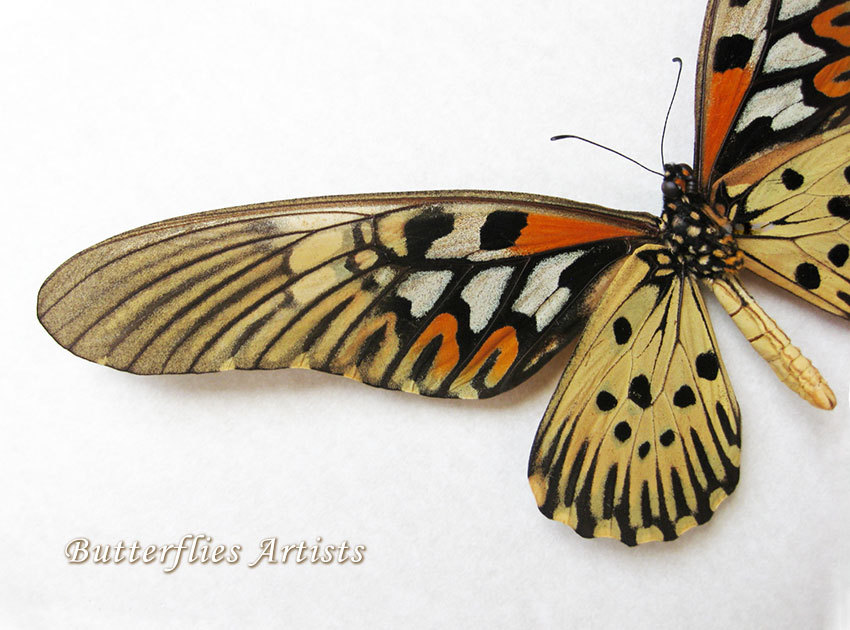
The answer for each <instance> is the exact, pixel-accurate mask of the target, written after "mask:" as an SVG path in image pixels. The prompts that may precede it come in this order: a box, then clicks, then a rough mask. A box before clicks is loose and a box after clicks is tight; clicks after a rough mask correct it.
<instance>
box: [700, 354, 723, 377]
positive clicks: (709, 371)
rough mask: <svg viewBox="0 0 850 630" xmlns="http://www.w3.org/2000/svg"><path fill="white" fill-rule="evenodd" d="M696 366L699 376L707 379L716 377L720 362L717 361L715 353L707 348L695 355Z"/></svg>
mask: <svg viewBox="0 0 850 630" xmlns="http://www.w3.org/2000/svg"><path fill="white" fill-rule="evenodd" d="M696 368H697V374H698V375H699V377H700V378H704V379H705V380H707V381H713V380H714V379H716V378H717V373H718V372H719V371H720V363H719V362H718V361H717V355H716V354H714V351H713V350H709V351H708V352H703V353H702V354H700V355H699V356H697V360H696Z"/></svg>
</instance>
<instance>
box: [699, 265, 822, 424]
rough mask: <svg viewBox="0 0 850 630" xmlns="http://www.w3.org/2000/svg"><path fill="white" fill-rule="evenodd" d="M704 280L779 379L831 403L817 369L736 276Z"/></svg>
mask: <svg viewBox="0 0 850 630" xmlns="http://www.w3.org/2000/svg"><path fill="white" fill-rule="evenodd" d="M707 282H708V284H709V286H710V287H711V289H712V291H714V295H715V296H717V299H718V300H720V303H721V304H722V305H723V308H725V309H726V312H727V313H729V315H730V316H731V317H732V321H734V322H735V324H736V325H737V326H738V328H739V329H740V330H741V332H742V333H744V336H745V337H746V338H747V340H748V341H749V342H750V344H752V346H753V348H755V349H756V351H757V352H758V353H759V354H760V355H761V356H762V358H764V360H765V361H767V362H768V364H770V367H771V368H773V371H774V372H776V375H777V376H778V377H779V379H780V380H781V381H782V382H783V383H785V384H786V385H787V386H788V387H790V388H791V389H792V390H793V391H794V392H796V393H797V394H799V395H800V396H801V397H802V398H803V399H805V400H806V401H808V402H810V403H811V404H813V405H814V406H815V407H819V408H821V409H833V408H834V407H835V394H833V393H832V390H831V389H830V388H829V385H828V384H827V383H826V381H825V380H824V378H823V377H822V376H821V374H820V372H818V369H817V368H816V367H815V366H814V365H812V362H811V361H809V359H807V358H806V357H805V356H803V354H802V353H801V352H800V350H799V348H797V346H795V345H793V344H792V343H791V340H790V339H789V338H788V335H786V334H785V333H784V332H783V331H782V329H781V328H779V326H778V325H777V324H776V322H775V321H773V319H771V317H770V316H769V315H768V314H767V313H765V312H764V309H762V308H761V307H760V306H759V305H758V304H757V303H756V301H755V299H754V298H753V297H752V296H751V295H750V294H749V293H748V292H747V290H746V289H744V287H743V286H742V285H741V283H740V282H739V281H738V279H737V278H736V277H734V276H731V275H728V274H727V275H726V276H722V277H719V278H715V279H708V280H707Z"/></svg>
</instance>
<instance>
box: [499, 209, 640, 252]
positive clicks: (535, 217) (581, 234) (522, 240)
mask: <svg viewBox="0 0 850 630" xmlns="http://www.w3.org/2000/svg"><path fill="white" fill-rule="evenodd" d="M644 234H646V232H644V231H642V230H639V229H635V228H630V227H625V226H623V225H616V224H613V223H602V222H600V220H599V219H598V218H596V219H592V220H591V219H578V218H575V217H558V216H552V215H548V214H529V215H528V223H527V225H526V226H525V227H524V228H522V231H521V232H520V234H519V238H517V239H516V243H514V245H513V246H512V247H511V248H510V249H511V251H513V252H516V253H517V254H519V255H520V256H528V255H530V254H537V253H540V252H544V251H549V250H553V249H560V248H562V247H571V246H573V245H580V244H581V243H592V242H593V241H602V240H605V239H608V238H620V237H623V236H642V235H644Z"/></svg>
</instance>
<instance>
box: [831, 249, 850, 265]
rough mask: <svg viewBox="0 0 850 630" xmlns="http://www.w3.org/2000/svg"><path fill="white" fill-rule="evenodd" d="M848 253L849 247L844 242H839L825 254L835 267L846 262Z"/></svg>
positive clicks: (849, 252)
mask: <svg viewBox="0 0 850 630" xmlns="http://www.w3.org/2000/svg"><path fill="white" fill-rule="evenodd" d="M848 255H850V248H848V247H847V245H845V244H844V243H839V244H838V245H836V246H835V247H833V248H832V249H831V250H829V254H827V256H828V257H829V262H831V263H832V264H833V265H835V266H836V267H843V266H844V263H846V262H847V257H848Z"/></svg>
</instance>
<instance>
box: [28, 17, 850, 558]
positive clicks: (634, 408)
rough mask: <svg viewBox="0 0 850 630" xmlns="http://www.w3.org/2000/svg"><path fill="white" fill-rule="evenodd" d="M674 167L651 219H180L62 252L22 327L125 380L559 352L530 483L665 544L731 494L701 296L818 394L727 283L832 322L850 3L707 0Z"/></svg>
mask: <svg viewBox="0 0 850 630" xmlns="http://www.w3.org/2000/svg"><path fill="white" fill-rule="evenodd" d="M696 92H697V111H696V123H697V124H696V126H697V133H696V143H695V156H694V158H695V159H694V168H691V167H690V166H686V165H681V164H679V165H666V166H665V178H664V182H663V184H662V194H663V204H664V205H663V209H662V213H661V217H660V218H659V217H655V216H652V215H648V214H644V213H638V212H623V211H618V210H611V209H607V208H601V207H599V206H595V205H592V204H587V203H581V202H576V201H571V200H568V199H559V198H553V197H544V196H540V195H528V194H520V193H507V192H489V191H428V192H418V193H390V194H371V195H350V196H339V197H319V198H312V199H298V200H290V201H281V202H272V203H266V204H256V205H250V206H243V207H238V208H227V209H223V210H217V211H211V212H206V213H198V214H193V215H188V216H185V217H179V218H176V219H171V220H167V221H162V222H159V223H155V224H152V225H148V226H145V227H142V228H138V229H136V230H131V231H129V232H127V233H125V234H121V235H118V236H116V237H113V238H111V239H107V240H106V241H103V242H102V243H99V244H97V245H94V246H93V247H90V248H89V249H87V250H85V251H83V252H81V253H79V254H77V255H76V256H74V257H72V258H71V259H69V260H68V261H66V262H65V263H64V264H63V265H61V266H60V267H59V268H58V269H57V270H56V271H55V272H54V273H53V274H51V276H50V277H49V278H48V279H47V280H46V281H45V282H44V284H43V285H42V287H41V290H40V291H39V296H38V317H39V320H40V321H41V323H42V324H43V326H44V327H45V328H46V329H47V331H48V332H49V333H50V334H51V335H52V336H53V337H54V339H56V341H58V342H59V343H60V344H61V345H62V346H64V347H66V348H68V349H69V350H71V351H72V352H73V353H75V354H77V355H79V356H81V357H84V358H86V359H89V360H91V361H95V362H97V363H101V364H104V365H108V366H111V367H114V368H116V369H120V370H125V371H129V372H133V373H136V374H173V373H188V372H193V373H202V372H215V371H222V370H231V369H274V368H286V367H300V368H310V369H315V370H321V371H325V372H329V373H332V374H339V375H344V376H346V377H349V378H353V379H356V380H358V381H361V382H363V383H367V384H370V385H374V386H378V387H383V388H388V389H398V390H403V391H408V392H412V393H416V394H422V395H427V396H439V397H449V398H485V397H488V396H493V395H496V394H499V393H501V392H504V391H506V390H508V389H510V388H512V387H515V386H516V385H518V384H519V383H521V382H523V381H524V380H525V379H527V378H528V377H529V376H531V375H532V374H533V373H534V372H536V371H537V370H538V369H539V368H540V367H541V366H542V365H543V364H544V363H545V362H546V361H548V360H549V359H551V358H552V357H553V356H555V355H556V354H557V353H558V351H559V350H561V349H563V348H565V347H567V346H568V345H569V344H570V342H571V341H573V340H574V339H576V338H578V342H577V344H576V345H575V349H574V352H573V354H572V357H571V359H570V361H569V364H568V365H567V367H566V369H565V371H564V373H563V376H562V378H561V380H560V382H559V384H558V387H557V389H556V391H555V393H554V394H553V396H552V399H551V402H550V403H549V406H548V408H547V410H546V412H545V414H544V417H543V419H542V421H541V423H540V426H539V428H538V431H537V435H536V437H535V439H534V443H533V446H532V451H531V456H530V458H529V465H528V476H529V481H530V483H531V487H532V491H533V493H534V497H535V499H536V501H537V504H538V507H539V509H540V510H541V512H542V513H543V514H545V515H546V516H547V517H549V518H553V519H556V520H559V521H562V522H564V523H567V524H569V525H570V526H572V527H573V528H575V529H576V531H577V532H578V533H579V534H581V535H582V536H594V537H613V538H617V539H619V540H621V541H622V542H624V543H626V544H628V545H635V544H639V543H643V542H648V541H657V540H672V539H674V538H677V537H678V536H679V535H681V534H682V533H683V532H685V531H687V530H688V529H690V528H692V527H694V526H695V525H698V524H701V523H704V522H706V521H708V520H709V519H710V518H711V516H712V514H713V513H714V510H715V509H716V508H717V506H718V505H719V504H720V503H721V502H722V501H723V500H724V499H725V498H726V497H727V496H729V494H730V493H731V492H732V491H733V490H734V488H735V486H736V484H737V481H738V478H739V470H738V466H739V463H740V455H741V414H740V409H739V407H738V403H737V401H736V399H735V395H734V392H733V390H732V385H731V379H730V376H729V374H728V373H727V371H726V368H725V366H724V364H723V361H722V358H721V354H720V351H719V348H718V344H717V341H716V339H715V335H714V331H713V328H712V326H711V322H710V321H709V318H708V314H707V311H706V308H705V304H704V302H703V298H702V294H701V291H700V287H701V286H708V287H709V288H711V290H712V291H713V292H714V294H715V295H716V296H717V298H718V299H719V301H720V302H721V304H722V305H723V307H724V308H725V309H726V310H727V312H728V313H729V314H730V316H731V317H732V319H733V321H734V322H735V324H736V325H737V326H738V328H739V329H740V330H741V331H742V332H743V333H744V335H745V336H746V338H747V340H748V341H749V342H750V344H751V345H752V347H753V348H754V349H755V350H756V351H757V352H758V353H759V354H760V355H761V356H762V357H763V358H764V359H765V360H766V361H767V362H768V364H769V365H770V366H771V368H772V369H773V370H774V372H775V373H776V374H777V376H778V377H779V379H780V380H781V381H782V382H783V383H785V384H786V385H787V386H788V387H790V388H791V389H792V390H793V391H795V392H797V393H798V394H799V395H800V396H802V397H803V398H804V399H806V400H807V401H809V402H811V403H812V404H814V405H816V406H818V407H821V408H824V409H829V408H832V407H834V406H835V396H834V395H833V393H832V391H831V390H830V389H829V387H828V386H827V384H826V383H825V382H824V380H823V378H822V377H821V375H820V373H819V372H818V371H817V369H816V368H815V367H814V365H812V363H811V361H809V360H808V359H807V358H806V357H805V356H803V354H802V353H801V352H800V350H799V349H798V348H797V347H796V346H794V345H793V344H792V343H791V341H790V339H789V338H788V336H787V335H785V333H783V332H782V330H781V329H780V327H779V326H778V325H777V324H776V322H774V321H773V319H771V318H770V316H769V315H768V314H767V313H766V312H765V311H764V310H763V309H762V308H761V307H760V306H759V305H758V304H757V303H756V301H755V300H754V299H753V297H752V296H751V295H750V294H749V293H748V292H747V291H746V289H745V288H744V286H743V285H742V284H741V281H740V279H739V275H740V274H739V273H738V272H739V271H740V270H742V269H747V270H750V271H752V272H755V273H757V274H760V275H761V276H763V277H765V278H766V279H768V280H770V281H771V282H773V283H775V284H776V285H778V286H780V287H783V288H785V289H787V290H788V291H790V292H791V293H793V294H794V295H796V296H798V297H800V298H802V299H805V300H807V301H809V302H810V303H812V304H814V305H816V306H818V307H820V308H821V309H823V310H825V311H827V312H829V313H832V314H834V315H837V316H839V317H842V318H844V319H850V253H848V252H850V2H847V1H844V2H842V1H840V0H749V1H747V2H742V1H740V0H710V2H709V4H708V9H707V12H706V19H705V25H704V30H703V41H702V45H701V48H700V57H699V60H698V69H697V85H696Z"/></svg>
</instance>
